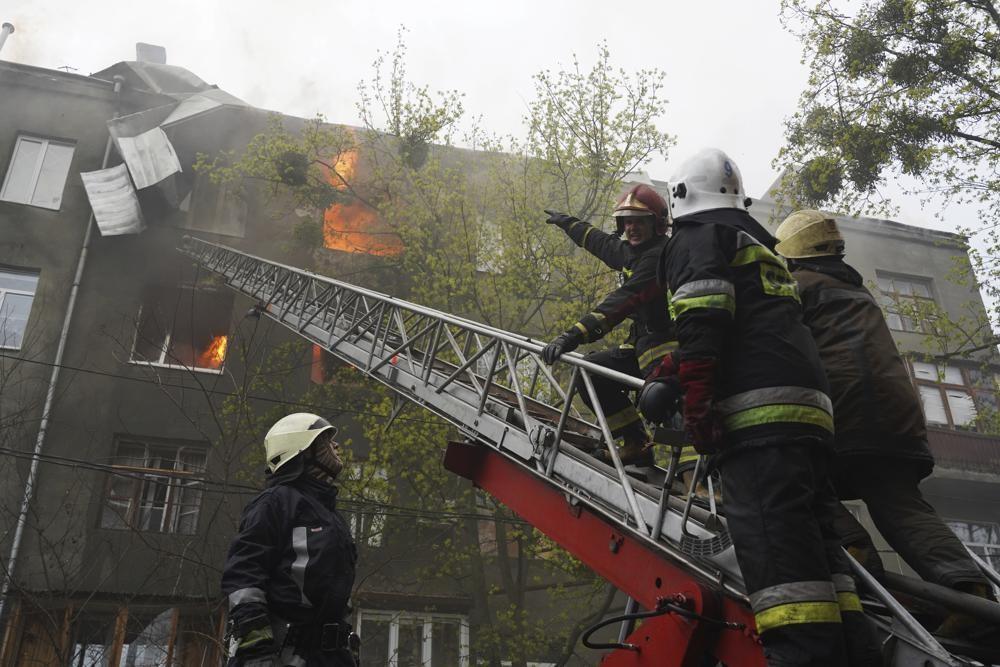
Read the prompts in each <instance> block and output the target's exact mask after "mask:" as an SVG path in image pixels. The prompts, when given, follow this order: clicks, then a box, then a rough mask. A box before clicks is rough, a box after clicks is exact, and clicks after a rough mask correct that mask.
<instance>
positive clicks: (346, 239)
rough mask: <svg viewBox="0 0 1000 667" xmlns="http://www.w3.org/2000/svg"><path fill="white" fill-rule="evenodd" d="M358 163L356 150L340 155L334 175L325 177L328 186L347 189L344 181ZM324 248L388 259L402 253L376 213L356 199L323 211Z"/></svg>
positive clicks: (397, 241)
mask: <svg viewBox="0 0 1000 667" xmlns="http://www.w3.org/2000/svg"><path fill="white" fill-rule="evenodd" d="M357 162H358V152H357V151H356V150H352V151H347V152H345V153H343V154H341V156H340V157H339V158H338V159H337V163H336V164H335V165H334V171H336V172H337V173H332V172H330V173H328V174H327V180H328V181H329V182H330V185H332V186H333V187H335V188H337V189H338V190H346V189H347V186H346V185H345V184H344V181H345V180H346V181H350V180H351V179H352V178H353V177H354V170H355V168H356V166H357ZM337 174H339V175H340V176H338V175H337ZM342 179H343V180H342ZM323 245H324V246H325V247H327V248H329V249H331V250H343V251H345V252H360V253H365V254H368V255H379V256H387V257H392V256H395V255H398V254H400V253H401V252H403V244H402V243H401V242H400V240H399V237H398V236H396V234H394V233H393V232H392V230H391V229H389V226H388V225H386V224H385V223H383V222H382V221H381V220H379V218H378V214H377V213H375V211H373V210H372V209H371V208H369V207H368V206H366V205H365V204H363V203H361V202H360V201H357V200H353V201H350V202H348V203H346V204H334V205H332V206H331V207H330V208H328V209H326V211H325V212H324V213H323Z"/></svg>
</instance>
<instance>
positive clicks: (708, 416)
mask: <svg viewBox="0 0 1000 667" xmlns="http://www.w3.org/2000/svg"><path fill="white" fill-rule="evenodd" d="M716 366H717V364H716V361H715V359H695V360H689V361H682V362H681V364H680V367H679V369H678V378H679V379H680V383H681V386H682V387H683V389H684V430H685V431H687V434H688V438H690V440H691V444H692V445H694V448H695V449H696V450H697V451H698V453H699V454H714V453H716V452H717V451H719V447H720V446H721V445H722V435H723V434H722V424H721V423H720V422H719V419H718V417H716V415H715V411H714V409H713V407H714V406H713V402H714V400H713V399H714V393H715V372H716Z"/></svg>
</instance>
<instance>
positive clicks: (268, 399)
mask: <svg viewBox="0 0 1000 667" xmlns="http://www.w3.org/2000/svg"><path fill="white" fill-rule="evenodd" d="M0 359H13V360H14V361H23V362H25V363H29V364H37V365H40V366H50V367H51V366H55V365H56V364H54V363H52V362H50V361H40V360H37V359H28V358H27V357H15V356H12V355H8V354H0ZM59 367H60V368H62V369H64V370H70V371H76V372H79V373H89V374H91V375H99V376H103V377H109V378H115V379H118V380H128V381H131V382H141V383H143V384H151V385H155V386H157V387H167V388H170V389H189V390H191V391H197V392H199V393H203V394H212V395H216V396H223V397H235V398H243V399H245V400H248V401H249V400H253V401H261V402H263V403H274V404H277V405H287V406H289V407H296V408H317V409H318V408H323V409H325V408H327V407H328V406H323V405H316V404H314V403H303V402H300V401H289V400H286V399H280V398H271V397H268V396H257V395H253V394H245V395H244V394H240V393H238V392H231V391H222V390H219V389H207V388H199V387H192V386H188V385H184V384H178V383H175V382H160V381H158V380H151V379H148V378H140V377H132V376H130V375H122V374H120V373H112V372H109V371H101V370H97V369H93V368H82V367H80V366H70V365H68V364H59ZM303 367H304V366H303ZM177 370H183V369H180V368H178V369H177ZM336 409H337V411H338V412H345V413H348V414H355V415H361V416H366V417H381V418H384V419H387V418H388V417H389V415H387V414H380V413H377V412H371V411H368V410H352V409H350V408H339V407H338V408H336ZM396 421H408V422H416V423H420V424H439V425H443V424H445V423H446V422H444V421H435V420H433V419H419V418H417V417H396Z"/></svg>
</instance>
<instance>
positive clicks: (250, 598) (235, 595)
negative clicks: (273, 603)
mask: <svg viewBox="0 0 1000 667" xmlns="http://www.w3.org/2000/svg"><path fill="white" fill-rule="evenodd" d="M244 602H263V603H265V604H266V603H267V595H265V594H264V591H262V590H261V589H259V588H241V589H239V590H238V591H233V592H232V593H230V594H229V608H230V609H233V608H234V607H236V605H240V604H243V603H244Z"/></svg>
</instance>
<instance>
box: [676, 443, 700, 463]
mask: <svg viewBox="0 0 1000 667" xmlns="http://www.w3.org/2000/svg"><path fill="white" fill-rule="evenodd" d="M698 456H699V454H698V451H697V450H696V449H695V448H694V447H691V446H690V445H687V446H685V447H683V448H682V449H681V458H680V460H679V461H678V463H687V462H688V461H696V460H698Z"/></svg>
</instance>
